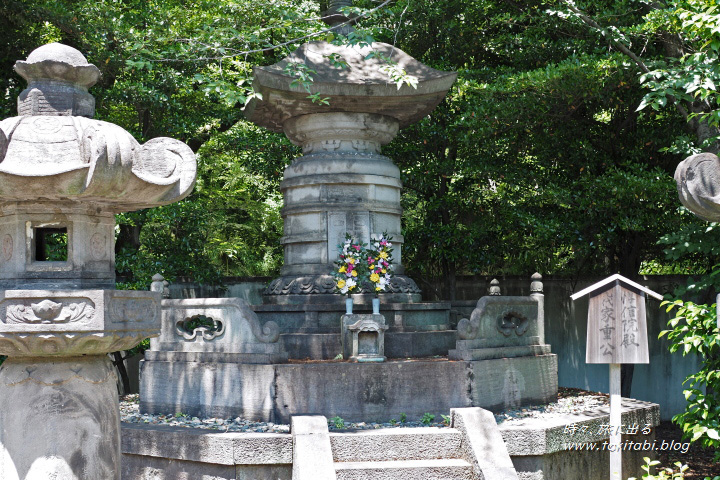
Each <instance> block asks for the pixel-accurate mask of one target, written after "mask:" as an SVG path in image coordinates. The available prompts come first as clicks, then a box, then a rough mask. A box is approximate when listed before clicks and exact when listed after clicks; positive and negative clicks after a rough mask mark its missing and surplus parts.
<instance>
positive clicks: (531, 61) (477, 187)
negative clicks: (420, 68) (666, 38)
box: [383, 0, 701, 296]
mask: <svg viewBox="0 0 720 480" xmlns="http://www.w3.org/2000/svg"><path fill="white" fill-rule="evenodd" d="M563 5H564V3H563V2H559V1H558V2H541V1H534V2H523V3H522V4H517V3H515V2H496V1H474V2H460V1H447V2H431V1H422V0H416V1H413V2H412V3H410V2H398V3H397V4H396V6H395V11H396V16H395V17H393V18H392V19H388V22H391V21H396V22H400V23H399V24H398V25H394V26H390V25H389V28H388V29H387V30H386V31H387V32H395V31H396V30H397V34H393V35H388V36H387V37H385V38H383V39H384V40H386V41H396V42H397V44H398V46H399V47H400V48H402V49H404V50H405V51H406V52H408V53H410V54H411V55H413V56H415V57H416V58H418V59H420V60H422V61H423V62H425V63H427V64H429V65H431V66H433V67H435V68H439V69H445V70H456V71H458V73H459V75H458V80H457V82H456V84H455V86H454V87H453V89H452V90H451V92H450V93H449V95H448V98H447V99H446V101H445V102H443V104H441V105H440V106H439V107H438V109H437V110H436V111H434V112H433V113H432V114H431V116H430V117H429V118H427V119H425V120H424V121H423V122H421V123H420V124H418V125H416V126H414V127H411V128H409V129H407V130H405V131H403V132H401V134H400V135H399V138H398V139H397V140H396V141H395V142H393V143H392V144H391V145H390V146H389V147H388V148H386V151H387V152H388V153H389V156H391V157H392V158H393V159H394V160H395V161H396V162H397V163H398V164H399V165H400V166H401V168H402V171H403V174H404V178H403V180H404V183H405V188H406V192H405V194H404V197H403V206H404V208H405V212H406V213H405V217H404V221H405V232H404V235H405V239H406V244H405V252H404V262H406V263H407V264H408V266H409V268H410V269H411V271H413V272H415V273H418V274H422V275H427V274H430V275H441V276H443V277H444V278H446V279H448V281H447V285H448V286H449V287H450V289H449V291H448V292H445V295H447V296H451V295H452V282H453V280H452V279H453V277H454V275H455V274H458V273H481V274H498V273H511V274H529V273H532V272H533V271H541V272H543V273H547V274H562V275H579V274H589V273H596V274H604V273H613V272H620V273H622V274H624V275H626V276H635V275H637V274H638V273H639V271H640V270H641V269H645V270H647V269H648V268H649V267H652V268H653V269H654V271H665V270H667V268H668V267H669V266H668V265H667V263H666V262H665V260H664V257H663V255H662V247H661V246H658V245H657V243H656V242H657V240H658V239H659V238H660V237H661V236H662V235H663V234H664V233H666V232H667V231H668V230H676V229H680V228H682V227H683V226H685V225H687V224H694V225H700V224H701V222H699V221H697V220H695V219H693V218H692V217H689V216H678V215H676V213H675V212H676V209H677V204H678V202H677V196H676V194H675V187H674V182H673V180H672V173H673V171H674V169H675V166H676V164H677V162H678V161H679V159H680V157H679V156H678V155H677V153H675V152H673V151H670V150H668V147H670V146H671V145H672V141H673V138H674V137H675V136H676V135H677V133H678V132H683V131H684V128H685V123H686V119H685V118H684V117H683V116H682V115H681V114H679V113H678V112H676V111H673V110H665V109H640V110H638V107H640V106H641V103H642V101H643V98H644V97H645V95H646V91H645V90H644V88H643V86H642V85H641V81H640V80H641V79H640V74H641V73H642V71H641V70H640V69H639V68H638V66H637V64H636V63H635V62H633V61H632V60H631V59H630V58H629V57H628V56H627V55H625V54H624V53H623V52H620V51H618V49H616V48H608V42H607V40H606V38H604V37H602V36H600V35H596V34H595V32H594V31H592V30H590V29H588V28H587V26H586V25H585V24H583V23H573V22H568V21H567V20H566V19H565V18H563V17H561V16H558V15H553V14H551V13H550V12H549V10H553V9H558V8H560V7H562V6H563ZM406 7H407V8H406ZM588 11H589V12H590V13H591V14H592V15H598V16H599V17H600V18H602V19H607V20H608V21H612V22H613V23H614V25H615V27H616V28H618V29H620V28H622V29H628V30H630V29H637V28H638V27H637V26H638V25H643V24H644V23H645V22H646V19H645V14H646V13H647V12H646V11H644V10H642V9H637V8H634V7H631V5H630V4H629V3H628V2H622V1H605V2H592V6H591V7H590V8H589V10H588ZM399 19H402V20H399ZM644 47H645V53H646V54H647V55H648V56H649V57H652V58H664V57H665V55H666V54H665V52H664V50H663V48H662V44H660V43H659V42H658V43H656V44H655V43H649V42H646V45H644ZM418 139H419V140H418Z"/></svg>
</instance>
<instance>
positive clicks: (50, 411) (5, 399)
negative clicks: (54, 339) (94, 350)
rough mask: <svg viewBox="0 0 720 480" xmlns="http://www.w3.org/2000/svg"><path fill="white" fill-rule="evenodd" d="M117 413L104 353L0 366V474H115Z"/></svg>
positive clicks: (105, 478) (26, 479)
mask: <svg viewBox="0 0 720 480" xmlns="http://www.w3.org/2000/svg"><path fill="white" fill-rule="evenodd" d="M119 467H120V413H119V408H118V395H117V384H116V376H115V369H114V368H113V366H112V364H111V363H110V360H109V359H108V357H107V355H88V356H78V357H28V358H23V357H14V358H13V357H11V358H9V359H8V360H6V361H5V362H4V363H3V364H2V366H0V478H2V479H3V480H47V479H51V478H52V479H68V480H69V479H88V480H89V479H93V480H95V479H97V480H109V479H113V480H119V479H120V468H119Z"/></svg>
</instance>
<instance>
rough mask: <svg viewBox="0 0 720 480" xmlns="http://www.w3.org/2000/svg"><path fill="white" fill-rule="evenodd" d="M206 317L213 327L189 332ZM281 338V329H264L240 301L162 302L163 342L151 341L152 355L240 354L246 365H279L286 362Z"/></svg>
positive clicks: (269, 325)
mask: <svg viewBox="0 0 720 480" xmlns="http://www.w3.org/2000/svg"><path fill="white" fill-rule="evenodd" d="M203 317H204V318H205V319H207V320H209V322H212V326H210V325H209V324H208V325H207V326H205V327H204V326H202V325H199V326H198V325H192V327H191V328H192V331H191V332H188V328H187V326H188V325H189V324H190V322H192V321H193V320H200V319H202V318H203ZM195 323H197V322H195ZM279 338H280V327H279V326H278V325H277V324H276V323H275V322H266V323H265V324H264V325H263V324H262V323H261V322H260V319H259V318H258V316H257V314H255V312H254V311H253V310H252V309H251V308H250V305H249V304H248V303H247V302H246V301H245V300H243V299H240V298H197V299H195V298H194V299H186V300H163V301H162V329H161V332H160V338H158V339H157V340H152V341H151V351H164V352H198V353H199V352H206V353H228V354H241V355H239V356H238V358H240V357H241V360H242V362H243V363H278V362H283V361H286V360H287V353H285V352H284V351H283V350H282V346H281V344H280V343H279V342H278V340H279Z"/></svg>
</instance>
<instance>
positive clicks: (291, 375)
mask: <svg viewBox="0 0 720 480" xmlns="http://www.w3.org/2000/svg"><path fill="white" fill-rule="evenodd" d="M276 369H277V378H276V382H277V383H276V398H275V401H276V407H277V409H276V418H277V421H278V422H287V420H288V419H289V417H290V416H291V415H294V414H297V413H307V414H321V415H325V416H327V417H334V416H339V417H342V418H343V419H345V420H346V421H379V422H387V421H389V420H390V419H391V418H395V419H398V418H400V414H401V413H405V414H406V415H407V417H408V418H409V419H419V418H421V417H422V415H423V414H424V413H432V414H434V415H437V416H438V418H439V415H441V414H443V413H445V412H447V411H448V409H449V408H450V406H470V404H471V403H470V402H471V398H470V395H469V391H470V384H471V381H470V378H469V371H468V368H467V365H466V364H465V363H464V362H447V361H437V362H435V361H423V360H415V361H388V362H384V363H365V364H356V363H345V362H343V363H309V364H287V365H276ZM428 392H433V394H432V395H428Z"/></svg>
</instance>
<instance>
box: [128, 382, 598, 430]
mask: <svg viewBox="0 0 720 480" xmlns="http://www.w3.org/2000/svg"><path fill="white" fill-rule="evenodd" d="M138 402H139V396H138V395H126V396H124V397H122V398H121V399H120V415H121V420H122V421H123V422H128V423H148V424H156V425H177V426H182V427H192V428H205V429H210V430H218V431H222V432H274V433H289V432H290V426H289V425H282V424H275V423H271V422H253V421H250V420H245V419H243V418H240V417H237V418H198V417H191V416H188V415H184V414H183V413H181V412H178V413H176V414H174V415H147V414H140V413H139V409H138V407H139V405H138ZM607 403H608V401H607V395H603V394H599V393H593V392H584V391H582V390H577V389H572V388H561V389H560V391H559V393H558V401H557V402H553V403H549V404H546V405H536V406H528V407H524V408H520V409H517V410H508V411H505V412H502V413H499V414H496V415H495V420H496V421H497V422H498V423H499V424H500V423H512V422H514V421H520V420H522V419H526V418H535V417H543V418H552V417H554V416H561V415H565V414H568V413H580V412H583V411H585V410H590V409H593V408H596V407H599V406H604V405H607ZM448 421H449V417H447V418H442V417H441V418H433V419H432V420H431V419H429V418H426V421H425V422H424V423H423V422H422V421H421V419H412V418H411V419H405V421H404V422H403V421H401V419H400V418H396V419H388V422H387V423H371V422H367V423H366V422H358V423H352V422H345V421H343V420H342V419H340V418H337V417H336V418H331V419H329V427H330V430H331V431H338V430H369V429H375V428H400V427H446V426H448Z"/></svg>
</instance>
